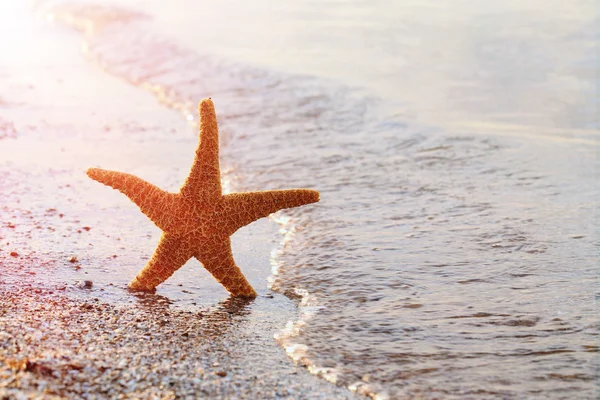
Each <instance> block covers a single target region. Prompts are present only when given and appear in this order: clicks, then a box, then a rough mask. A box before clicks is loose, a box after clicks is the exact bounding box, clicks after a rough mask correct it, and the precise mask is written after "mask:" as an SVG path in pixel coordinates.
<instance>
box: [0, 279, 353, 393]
mask: <svg viewBox="0 0 600 400" xmlns="http://www.w3.org/2000/svg"><path fill="white" fill-rule="evenodd" d="M78 290H86V289H79V288H76V287H73V288H67V289H65V288H64V287H63V288H60V287H59V288H54V289H51V288H42V287H35V286H33V285H22V286H21V287H19V288H16V287H14V286H12V285H0V297H1V298H2V303H0V326H2V331H1V332H0V361H2V362H0V397H3V398H40V397H41V398H53V397H58V398H62V397H68V398H76V397H84V398H105V397H110V398H117V397H120V398H161V399H165V398H199V397H206V398H245V399H253V398H290V399H292V398H293V399H303V398H306V399H342V398H350V397H351V394H350V393H349V392H348V391H347V390H345V389H343V388H339V387H336V386H334V385H331V384H329V383H327V382H325V381H322V380H319V379H317V378H315V377H314V376H312V375H310V374H309V373H308V372H307V371H306V370H305V369H304V368H302V367H298V366H294V365H293V363H292V362H291V361H290V359H289V358H288V357H287V356H286V355H285V353H284V352H283V350H282V349H281V348H279V347H278V346H277V345H276V343H275V342H274V340H273V336H272V335H273V332H274V331H276V330H277V329H279V324H280V323H281V321H278V320H277V317H276V315H277V314H276V313H272V314H264V315H262V316H261V318H256V316H253V315H252V309H253V305H252V304H251V303H249V302H247V301H238V300H233V299H232V300H227V301H225V302H222V303H220V304H219V305H218V306H217V307H215V308H214V309H212V310H210V311H206V312H205V311H195V312H193V311H182V310H171V309H170V308H169V301H168V299H166V298H161V297H159V296H154V295H149V296H139V297H136V299H137V302H136V304H135V306H134V307H118V306H114V305H110V304H107V303H105V302H102V301H96V300H98V299H97V298H90V299H88V300H77V299H73V298H71V296H70V295H69V292H70V291H78ZM269 301H271V302H272V299H269V298H268V297H265V298H259V299H257V300H256V302H257V303H261V302H269Z"/></svg>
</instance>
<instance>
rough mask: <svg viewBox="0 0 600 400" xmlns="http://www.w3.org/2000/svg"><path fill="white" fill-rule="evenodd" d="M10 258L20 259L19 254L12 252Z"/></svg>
mask: <svg viewBox="0 0 600 400" xmlns="http://www.w3.org/2000/svg"><path fill="white" fill-rule="evenodd" d="M10 256H11V257H19V253H17V252H16V251H11V252H10Z"/></svg>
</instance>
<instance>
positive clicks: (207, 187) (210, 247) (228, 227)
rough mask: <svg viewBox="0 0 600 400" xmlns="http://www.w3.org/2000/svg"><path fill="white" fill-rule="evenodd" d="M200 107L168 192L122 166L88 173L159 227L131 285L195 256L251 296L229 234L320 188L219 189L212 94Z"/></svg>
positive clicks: (235, 291) (147, 286)
mask: <svg viewBox="0 0 600 400" xmlns="http://www.w3.org/2000/svg"><path fill="white" fill-rule="evenodd" d="M199 113H200V142H199V144H198V148H197V150H196V157H195V159H194V163H193V165H192V169H191V171H190V174H189V176H188V177H187V179H186V180H185V183H184V184H183V186H182V187H181V189H180V190H179V193H169V192H166V191H164V190H162V189H160V188H158V187H156V186H154V185H152V184H151V183H148V182H146V181H144V180H143V179H140V178H138V177H137V176H134V175H130V174H126V173H124V172H116V171H106V170H103V169H99V168H90V169H88V170H87V175H88V176H89V177H90V178H92V179H94V180H96V181H98V182H100V183H103V184H105V185H107V186H111V187H113V188H115V189H117V190H119V191H121V192H122V193H124V194H125V195H127V197H129V198H130V199H131V200H132V201H133V202H134V203H135V204H137V205H138V207H139V208H140V210H141V211H142V212H143V213H144V214H146V216H148V218H150V219H151V220H152V222H154V223H155V224H156V226H158V227H159V228H160V229H161V230H162V231H163V235H162V237H161V238H160V242H159V243H158V247H157V248H156V251H155V252H154V255H153V256H152V258H151V259H150V261H148V263H147V264H146V266H145V267H144V269H142V271H141V272H140V273H139V274H138V275H137V276H136V277H135V278H134V279H133V280H132V281H131V282H130V283H129V288H131V289H135V290H153V289H154V288H155V287H156V286H158V285H159V284H161V283H162V282H164V281H165V280H166V279H167V278H169V277H170V276H171V275H173V273H174V272H175V271H177V270H178V269H179V268H181V266H182V265H183V264H185V263H186V261H187V260H189V259H190V258H192V257H195V258H196V259H198V260H199V261H200V262H201V263H202V264H203V265H204V268H206V269H207V270H208V271H209V272H210V273H211V274H212V275H213V276H214V277H215V278H216V279H217V281H219V282H220V283H221V284H222V285H223V286H225V288H226V289H227V290H228V291H229V292H230V293H231V294H232V295H234V296H242V297H255V296H256V292H255V291H254V289H253V288H252V286H251V285H250V283H248V281H247V280H246V278H245V277H244V275H243V274H242V272H241V271H240V269H239V267H238V266H237V265H236V264H235V262H234V260H233V254H232V253H231V241H230V238H229V237H230V236H231V235H232V234H233V233H234V232H235V231H237V230H238V229H239V228H241V227H242V226H245V225H247V224H249V223H251V222H253V221H255V220H257V219H259V218H262V217H266V216H268V215H269V214H271V213H274V212H275V211H278V210H281V209H284V208H290V207H297V206H301V205H304V204H309V203H314V202H317V201H319V192H317V191H315V190H308V189H290V190H269V191H261V192H246V193H232V194H226V195H223V194H222V191H221V177H220V175H221V174H220V169H219V133H218V128H217V117H216V114H215V108H214V105H213V102H212V100H210V99H204V100H202V101H201V102H200V106H199Z"/></svg>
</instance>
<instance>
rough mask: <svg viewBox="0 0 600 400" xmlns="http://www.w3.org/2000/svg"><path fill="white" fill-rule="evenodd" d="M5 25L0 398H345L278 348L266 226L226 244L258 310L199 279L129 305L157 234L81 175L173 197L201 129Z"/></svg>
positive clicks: (58, 39) (59, 47) (24, 25)
mask: <svg viewBox="0 0 600 400" xmlns="http://www.w3.org/2000/svg"><path fill="white" fill-rule="evenodd" d="M4 11H7V10H4ZM8 11H11V12H14V15H12V16H11V18H17V17H21V18H23V19H22V20H20V21H19V22H18V24H17V23H15V24H14V25H10V24H8V25H6V24H5V25H4V29H5V32H2V34H4V35H18V36H19V37H20V38H21V42H20V46H15V47H10V46H9V47H7V48H3V49H2V51H3V54H4V56H5V57H6V60H8V62H7V63H6V64H4V68H3V69H2V71H1V72H2V73H1V74H0V82H1V83H2V84H1V85H0V87H2V90H1V92H0V99H1V101H0V398H54V397H57V398H65V397H66V398H78V397H83V398H106V397H111V398H114V397H119V396H120V398H121V397H122V398H175V397H176V398H198V397H210V398H215V397H217V398H247V399H251V398H294V399H302V398H307V399H308V398H310V399H314V398H323V399H344V398H351V397H353V396H354V395H353V394H352V393H350V392H349V391H348V390H347V389H345V388H339V387H336V386H334V385H332V384H330V383H328V382H326V381H324V380H322V379H319V378H317V377H315V376H313V375H310V374H309V373H308V372H307V371H306V369H305V368H303V367H302V366H297V365H294V363H293V361H292V360H290V358H289V357H288V356H287V355H286V352H285V350H284V349H283V348H281V347H280V346H279V345H278V344H277V342H276V341H275V339H274V335H275V334H276V333H277V332H279V331H280V330H281V329H282V328H283V327H284V326H285V324H286V323H287V322H288V321H289V319H290V318H294V317H295V315H296V313H297V309H296V305H295V304H294V302H293V301H292V300H290V299H289V298H287V297H285V296H283V295H281V294H277V293H272V292H271V291H270V289H269V288H268V287H267V281H266V279H267V277H268V276H269V274H270V264H269V255H270V251H271V250H272V249H273V247H274V246H276V244H277V241H278V240H280V238H279V237H278V236H277V235H278V234H277V229H276V227H275V225H274V224H273V223H270V222H269V221H266V220H265V221H261V222H259V223H257V224H255V226H253V227H249V228H248V229H243V230H241V231H240V232H239V233H238V234H236V235H235V236H234V238H233V249H234V255H235V257H236V260H237V261H238V264H240V266H242V269H243V270H244V272H245V273H246V274H247V276H248V278H249V280H250V281H251V282H252V284H253V285H254V287H255V288H256V290H257V291H258V292H259V297H258V298H257V299H255V300H253V301H238V300H234V299H231V298H229V296H228V294H227V292H226V291H225V290H224V289H223V288H222V287H220V285H219V284H218V283H216V282H215V281H214V280H213V279H211V277H210V276H209V275H208V273H205V272H204V271H203V270H202V268H201V267H200V266H199V265H198V264H197V263H190V264H189V265H186V266H185V267H184V268H182V269H181V270H180V271H179V272H178V273H176V275H175V276H174V277H173V278H172V279H171V280H170V281H169V282H167V283H165V284H164V285H161V287H160V288H159V289H158V292H157V294H146V295H140V294H135V293H132V292H129V291H128V290H127V289H126V283H127V281H129V280H130V279H131V278H132V277H133V276H134V275H135V273H136V271H137V269H139V268H141V267H142V266H143V265H144V263H145V262H146V260H147V259H148V257H150V255H151V254H152V251H153V250H154V247H155V245H156V243H157V239H158V236H159V235H160V232H159V231H158V230H157V228H156V227H154V226H153V225H152V223H151V222H150V221H148V220H147V219H146V218H145V217H144V216H143V215H142V214H141V213H140V212H139V210H138V209H137V208H136V207H135V206H134V205H133V204H131V203H130V202H129V201H128V200H127V199H126V198H125V197H124V196H122V195H121V194H119V193H117V192H115V191H112V190H110V189H108V188H105V187H102V185H98V184H97V183H95V182H93V181H91V180H89V179H88V178H87V177H86V176H85V168H86V167H89V166H96V165H103V166H105V167H107V168H112V169H120V170H125V171H128V172H132V173H140V174H141V175H142V176H144V177H145V178H147V179H149V180H151V181H153V183H155V184H157V185H159V186H162V187H164V188H165V189H167V190H176V189H177V188H178V186H179V185H180V184H181V182H182V179H183V177H185V175H186V174H187V171H188V170H189V165H190V161H191V159H192V156H193V151H194V149H195V143H196V141H197V136H196V133H195V132H196V128H195V126H194V124H195V123H189V122H187V121H185V119H184V118H182V116H181V115H179V114H178V113H177V112H174V111H172V110H169V109H167V108H164V107H162V106H160V105H158V104H157V103H156V101H155V99H153V98H152V97H151V96H150V95H148V94H146V93H144V92H143V91H139V90H137V89H135V88H133V87H130V86H127V85H126V84H124V83H123V82H120V81H119V80H117V79H115V78H113V77H110V76H108V75H105V74H103V73H102V71H101V70H100V69H99V68H97V67H96V66H94V65H93V64H91V63H88V62H86V61H85V60H84V59H83V57H81V54H80V52H79V49H78V46H77V39H76V36H74V35H72V34H71V32H69V30H67V29H60V28H53V27H50V26H47V25H45V24H44V23H43V21H40V20H35V19H27V15H26V11H27V10H25V8H24V7H20V6H15V9H14V10H8ZM5 15H6V14H5ZM23 48H27V49H28V54H29V57H30V59H28V60H26V62H25V60H24V59H23V57H20V54H19V52H20V51H22V49H23ZM223 137H224V139H225V140H226V137H227V136H226V134H224V135H223ZM223 158H224V160H223V163H224V165H225V169H227V168H228V167H227V160H226V156H225V157H223ZM226 175H227V174H226ZM227 176H229V178H230V179H234V178H235V174H232V173H229V174H228V175H227ZM225 184H226V187H228V188H230V189H231V188H235V187H234V186H235V185H234V183H232V182H229V183H228V182H225Z"/></svg>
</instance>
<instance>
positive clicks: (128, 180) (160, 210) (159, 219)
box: [86, 168, 176, 231]
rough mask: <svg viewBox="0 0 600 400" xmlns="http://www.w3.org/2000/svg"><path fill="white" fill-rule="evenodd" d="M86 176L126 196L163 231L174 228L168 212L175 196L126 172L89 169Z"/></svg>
mask: <svg viewBox="0 0 600 400" xmlns="http://www.w3.org/2000/svg"><path fill="white" fill-rule="evenodd" d="M86 174H87V175H88V176H89V177H90V178H92V179H93V180H95V181H98V182H100V183H103V184H105V185H107V186H110V187H112V188H114V189H117V190H118V191H120V192H121V193H123V194H125V195H126V196H127V197H129V198H130V199H131V201H133V202H134V203H135V204H137V206H138V207H139V208H140V210H141V211H142V212H143V213H144V214H146V216H147V217H148V218H150V219H151V220H152V222H154V223H155V224H156V226H158V227H159V228H160V229H162V230H163V231H168V230H170V228H172V227H171V225H172V222H171V221H172V220H171V218H169V216H168V212H169V210H170V209H172V203H173V199H174V198H175V196H176V195H175V194H173V193H169V192H166V191H164V190H162V189H160V188H159V187H157V186H154V185H153V184H151V183H149V182H146V181H145V180H143V179H141V178H138V177H137V176H135V175H131V174H127V173H124V172H117V171H107V170H104V169H100V168H89V169H88V170H87V171H86Z"/></svg>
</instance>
